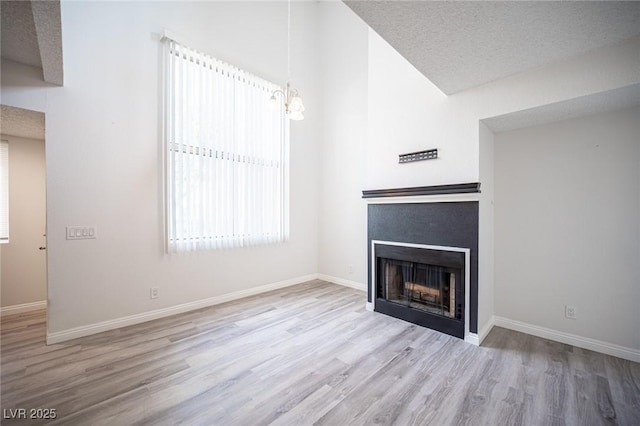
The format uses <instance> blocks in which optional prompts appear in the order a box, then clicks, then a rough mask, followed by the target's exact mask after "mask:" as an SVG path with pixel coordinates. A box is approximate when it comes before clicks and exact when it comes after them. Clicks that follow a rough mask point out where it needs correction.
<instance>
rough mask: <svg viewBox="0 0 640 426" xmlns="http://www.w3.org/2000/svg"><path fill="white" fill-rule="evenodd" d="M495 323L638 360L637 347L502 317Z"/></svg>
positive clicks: (638, 351)
mask: <svg viewBox="0 0 640 426" xmlns="http://www.w3.org/2000/svg"><path fill="white" fill-rule="evenodd" d="M495 325H497V326H498V327H503V328H508V329H509V330H515V331H519V332H521V333H526V334H531V335H533V336H538V337H542V338H544V339H549V340H553V341H556V342H560V343H565V344H567V345H572V346H576V347H578V348H583V349H589V350H592V351H595V352H600V353H603V354H607V355H612V356H615V357H618V358H623V359H628V360H629V361H634V362H640V350H638V349H634V348H628V347H625V346H620V345H616V344H613V343H608V342H603V341H601V340H595V339H590V338H588V337H582V336H577V335H575V334H570V333H564V332H562V331H557V330H552V329H550V328H544V327H539V326H537V325H532V324H527V323H524V322H520V321H515V320H511V319H508V318H503V317H495Z"/></svg>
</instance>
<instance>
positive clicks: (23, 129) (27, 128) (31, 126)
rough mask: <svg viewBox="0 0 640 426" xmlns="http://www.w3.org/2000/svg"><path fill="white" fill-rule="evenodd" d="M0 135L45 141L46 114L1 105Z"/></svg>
mask: <svg viewBox="0 0 640 426" xmlns="http://www.w3.org/2000/svg"><path fill="white" fill-rule="evenodd" d="M0 133H2V134H3V135H8V136H18V137H21V138H29V139H41V140H44V113H42V112H37V111H30V110H27V109H22V108H15V107H10V106H6V105H0Z"/></svg>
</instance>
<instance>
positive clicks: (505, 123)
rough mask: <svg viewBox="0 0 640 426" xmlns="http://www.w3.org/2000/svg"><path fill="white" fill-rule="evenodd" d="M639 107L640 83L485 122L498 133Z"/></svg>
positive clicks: (489, 119) (639, 118)
mask: <svg viewBox="0 0 640 426" xmlns="http://www.w3.org/2000/svg"><path fill="white" fill-rule="evenodd" d="M637 106H640V84H634V85H632V86H627V87H621V88H619V89H615V90H608V91H606V92H600V93H595V94H593V95H588V96H581V97H579V98H574V99H570V100H567V101H563V102H558V103H554V104H549V105H544V106H541V107H537V108H531V109H527V110H523V111H517V112H512V113H510V114H505V115H500V116H497V117H491V118H487V119H485V120H482V122H483V123H485V124H486V125H487V126H488V127H489V128H490V129H491V130H493V131H494V132H496V133H499V132H507V131H509V130H515V129H521V128H524V127H530V126H538V125H541V124H547V123H552V122H556V121H562V120H569V119H572V118H578V117H584V116H588V115H594V114H600V113H604V112H608V111H614V110H618V109H624V108H632V107H637ZM638 120H640V116H639V117H638Z"/></svg>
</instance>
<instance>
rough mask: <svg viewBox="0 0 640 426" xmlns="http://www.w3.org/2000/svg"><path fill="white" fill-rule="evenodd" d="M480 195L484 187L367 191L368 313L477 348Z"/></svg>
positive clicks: (460, 186) (452, 186) (476, 185)
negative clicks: (413, 325)
mask: <svg viewBox="0 0 640 426" xmlns="http://www.w3.org/2000/svg"><path fill="white" fill-rule="evenodd" d="M466 192H471V194H466ZM478 192H479V184H473V185H472V184H461V185H448V186H447V185H445V186H438V187H418V188H398V189H390V190H371V191H363V198H365V199H367V203H368V207H367V234H368V235H367V239H368V263H369V277H368V295H367V309H370V310H374V311H377V312H380V313H384V314H387V315H391V316H394V317H397V318H400V319H403V320H406V321H410V322H413V323H415V324H419V325H421V326H425V327H429V328H432V329H434V330H438V331H441V332H444V333H447V334H450V335H453V336H456V337H459V338H463V339H465V340H466V341H468V342H471V343H475V344H477V330H478V202H477V201H476V200H475V199H474V197H477V195H475V194H476V193H478ZM431 194H435V195H433V196H432V195H431ZM442 194H445V198H442ZM446 197H448V198H446ZM452 197H455V198H452ZM396 200H397V201H396ZM443 200H444V201H443Z"/></svg>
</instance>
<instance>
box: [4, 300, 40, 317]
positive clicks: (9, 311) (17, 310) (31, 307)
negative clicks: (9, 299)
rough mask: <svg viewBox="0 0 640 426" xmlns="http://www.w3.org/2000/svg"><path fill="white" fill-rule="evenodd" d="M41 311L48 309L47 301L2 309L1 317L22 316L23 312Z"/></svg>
mask: <svg viewBox="0 0 640 426" xmlns="http://www.w3.org/2000/svg"><path fill="white" fill-rule="evenodd" d="M39 309H47V301H46V300H40V301H39V302H31V303H22V304H20V305H12V306H4V307H2V308H0V316H5V315H14V314H21V313H23V312H31V311H37V310H39Z"/></svg>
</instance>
